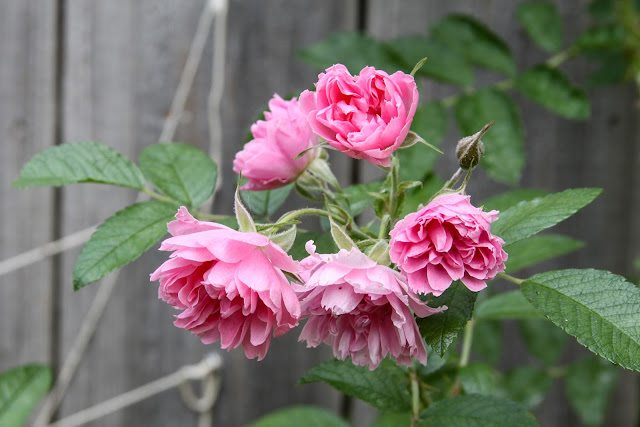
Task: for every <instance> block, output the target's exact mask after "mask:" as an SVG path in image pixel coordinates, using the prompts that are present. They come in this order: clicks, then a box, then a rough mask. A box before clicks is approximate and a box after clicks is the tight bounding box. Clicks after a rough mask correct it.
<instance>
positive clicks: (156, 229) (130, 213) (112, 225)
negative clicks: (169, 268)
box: [73, 201, 177, 290]
mask: <svg viewBox="0 0 640 427" xmlns="http://www.w3.org/2000/svg"><path fill="white" fill-rule="evenodd" d="M176 210H177V208H176V206H175V205H172V204H170V203H163V202H156V201H151V202H142V203H136V204H135V205H131V206H127V207H126V208H124V209H122V210H121V211H118V212H116V213H115V215H113V216H112V217H110V218H108V219H107V220H106V221H105V222H104V223H103V224H102V225H101V226H100V227H98V229H97V230H96V231H95V233H93V234H92V235H91V238H90V239H89V241H88V242H87V243H86V244H85V245H84V247H83V248H82V251H81V252H80V255H79V256H78V259H77V261H76V264H75V267H74V269H73V287H74V289H75V290H78V289H80V288H82V287H83V286H86V285H88V284H89V283H93V282H95V281H96V280H99V279H101V278H103V277H104V276H106V275H107V274H109V273H110V272H112V271H114V270H116V269H118V268H120V267H122V266H125V265H127V264H129V263H130V262H132V261H134V260H136V259H137V258H138V257H139V256H140V255H142V254H143V253H144V252H145V251H146V250H147V249H149V248H150V247H151V246H153V244H154V243H156V242H157V241H158V240H160V238H162V236H164V235H165V234H167V222H169V221H171V220H172V219H173V217H174V215H175V214H176Z"/></svg>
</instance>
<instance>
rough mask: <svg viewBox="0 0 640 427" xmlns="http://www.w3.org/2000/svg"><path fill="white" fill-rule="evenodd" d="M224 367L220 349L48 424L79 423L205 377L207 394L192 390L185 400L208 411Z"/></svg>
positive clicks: (65, 425) (59, 426)
mask: <svg viewBox="0 0 640 427" xmlns="http://www.w3.org/2000/svg"><path fill="white" fill-rule="evenodd" d="M221 369H222V357H220V355H219V354H217V353H213V354H210V355H208V356H207V357H205V358H204V359H203V360H202V361H201V362H200V363H198V364H196V365H188V366H183V367H182V368H180V369H178V370H177V371H175V372H174V373H172V374H169V375H167V376H165V377H162V378H159V379H157V380H155V381H152V382H150V383H148V384H145V385H143V386H141V387H138V388H136V389H133V390H130V391H128V392H126V393H122V394H120V395H118V396H115V397H113V398H111V399H108V400H105V401H104V402H101V403H99V404H97V405H94V406H91V407H89V408H87V409H84V410H82V411H80V412H76V413H75V414H73V415H70V416H68V417H66V418H63V419H61V420H59V421H57V422H55V423H53V424H50V425H49V427H77V426H80V425H83V424H86V423H88V422H90V421H93V420H96V419H98V418H101V417H104V416H105V415H109V414H111V413H113V412H116V411H119V410H121V409H124V408H126V407H128V406H131V405H133V404H135V403H138V402H140V401H142V400H145V399H148V398H149V397H152V396H155V395H156V394H159V393H162V392H163V391H166V390H169V389H172V388H174V387H177V386H180V387H181V390H182V387H184V386H185V385H186V384H189V381H194V380H202V381H204V390H205V395H204V396H203V397H202V398H200V399H198V398H196V397H195V395H193V394H192V395H190V396H186V398H185V396H184V395H183V399H184V401H185V404H187V406H189V408H190V409H192V410H194V411H196V412H198V413H204V412H209V411H210V409H211V408H212V407H213V405H214V403H215V401H216V399H217V397H218V393H219V390H220V385H221V381H220V376H219V375H217V373H218V372H219V371H220V370H221Z"/></svg>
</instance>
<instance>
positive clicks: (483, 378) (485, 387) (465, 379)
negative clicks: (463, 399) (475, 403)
mask: <svg viewBox="0 0 640 427" xmlns="http://www.w3.org/2000/svg"><path fill="white" fill-rule="evenodd" d="M458 376H459V378H460V384H461V385H462V388H463V390H464V391H465V393H466V394H483V395H486V396H491V395H495V394H497V393H498V377H497V374H496V372H495V371H494V370H493V368H492V367H491V366H489V365H487V364H485V363H481V362H473V363H469V364H468V365H466V366H463V367H462V368H460V371H459V373H458Z"/></svg>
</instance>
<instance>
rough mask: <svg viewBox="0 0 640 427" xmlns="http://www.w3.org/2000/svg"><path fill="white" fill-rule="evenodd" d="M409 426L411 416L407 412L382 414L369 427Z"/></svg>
mask: <svg viewBox="0 0 640 427" xmlns="http://www.w3.org/2000/svg"><path fill="white" fill-rule="evenodd" d="M410 424H411V414H410V413H409V412H404V413H395V412H383V413H381V414H380V415H378V417H377V418H376V419H375V420H374V421H373V424H371V427H398V426H408V425H410Z"/></svg>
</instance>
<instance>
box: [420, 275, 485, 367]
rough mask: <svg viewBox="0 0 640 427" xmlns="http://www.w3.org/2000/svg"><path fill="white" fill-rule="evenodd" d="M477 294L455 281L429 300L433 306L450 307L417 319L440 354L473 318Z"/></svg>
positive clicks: (432, 346) (421, 328) (429, 341)
mask: <svg viewBox="0 0 640 427" xmlns="http://www.w3.org/2000/svg"><path fill="white" fill-rule="evenodd" d="M477 296H478V294H477V293H476V292H472V291H470V290H469V289H467V287H466V286H465V285H463V284H462V282H460V281H459V280H458V281H455V282H454V283H452V284H451V286H449V289H447V290H446V291H444V293H443V294H442V295H440V296H439V297H435V298H433V300H431V301H430V302H429V306H431V307H440V306H443V305H446V306H447V307H448V308H447V309H446V310H445V311H443V312H441V313H437V314H434V315H432V316H429V317H425V318H422V319H417V322H418V326H419V328H420V333H421V334H422V336H423V337H424V339H425V341H426V342H427V344H429V345H430V346H431V348H433V349H434V350H435V351H437V352H438V354H440V356H444V354H445V353H446V351H447V349H448V348H449V346H450V345H451V343H452V342H453V340H454V339H455V338H456V337H457V336H458V332H460V329H462V327H463V326H464V325H466V323H467V322H468V321H469V319H471V314H472V313H473V306H474V304H475V302H476V297H477Z"/></svg>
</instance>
